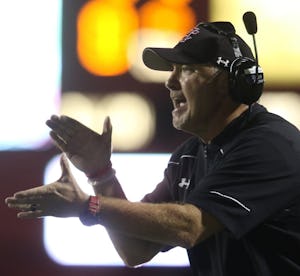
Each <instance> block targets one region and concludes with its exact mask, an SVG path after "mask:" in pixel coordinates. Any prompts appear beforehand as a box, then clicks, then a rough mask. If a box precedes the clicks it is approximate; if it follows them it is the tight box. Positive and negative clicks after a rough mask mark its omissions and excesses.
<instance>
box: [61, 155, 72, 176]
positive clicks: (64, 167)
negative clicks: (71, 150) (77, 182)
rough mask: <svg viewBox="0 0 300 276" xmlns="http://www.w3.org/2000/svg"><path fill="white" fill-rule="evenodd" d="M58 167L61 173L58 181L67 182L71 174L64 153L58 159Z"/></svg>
mask: <svg viewBox="0 0 300 276" xmlns="http://www.w3.org/2000/svg"><path fill="white" fill-rule="evenodd" d="M60 167H61V172H62V174H61V177H60V180H61V181H62V182H67V181H68V180H69V178H70V176H71V175H72V174H71V170H70V166H69V162H68V159H67V156H66V154H65V153H63V154H62V155H61V157H60Z"/></svg>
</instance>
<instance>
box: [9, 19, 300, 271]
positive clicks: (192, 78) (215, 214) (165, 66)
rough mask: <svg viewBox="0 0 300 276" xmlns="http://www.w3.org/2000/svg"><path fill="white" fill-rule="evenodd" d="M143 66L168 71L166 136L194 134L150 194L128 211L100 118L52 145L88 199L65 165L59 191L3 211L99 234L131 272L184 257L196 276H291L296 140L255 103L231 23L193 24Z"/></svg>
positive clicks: (64, 122) (75, 126)
mask: <svg viewBox="0 0 300 276" xmlns="http://www.w3.org/2000/svg"><path fill="white" fill-rule="evenodd" d="M143 60H144V63H145V64H146V65H147V66H148V67H150V68H152V69H155V70H169V71H171V74H170V77H169V79H168V80H167V82H166V87H167V88H168V90H169V91H170V97H171V100H172V102H173V105H174V110H173V111H172V116H173V125H174V127H175V128H177V129H179V130H182V131H185V132H188V133H190V134H192V138H190V139H189V140H188V141H186V142H185V143H184V144H183V145H181V146H179V147H178V148H177V149H176V150H175V152H174V153H173V154H172V156H171V159H170V161H169V164H168V166H167V168H166V170H165V177H164V179H163V180H162V182H161V183H159V184H158V185H157V187H156V189H155V190H154V191H153V192H152V193H150V194H148V195H146V196H145V197H144V198H143V199H142V201H141V202H129V201H128V200H127V199H126V196H125V194H124V192H123V190H122V188H121V186H120V184H119V182H118V180H117V178H116V176H115V171H114V169H113V168H112V164H111V162H110V155H111V133H112V126H111V123H110V120H109V118H107V119H106V120H105V122H104V124H103V133H102V134H101V135H99V134H97V133H95V132H93V131H92V130H90V129H88V128H86V127H85V126H83V125H82V124H80V123H79V122H77V121H75V120H73V119H71V118H69V117H67V116H60V117H59V116H52V117H51V119H50V120H48V121H47V125H48V126H49V127H50V128H51V129H52V131H51V133H50V135H51V137H52V139H53V141H54V142H55V144H56V145H57V146H58V148H60V149H61V150H62V151H63V152H65V153H66V155H67V157H68V158H69V160H70V161H71V162H72V163H73V164H74V165H75V166H76V167H77V168H78V169H80V170H81V171H83V172H84V173H85V174H86V175H87V177H88V178H89V181H90V183H91V184H92V185H93V187H94V191H95V196H89V195H87V194H85V193H84V192H83V191H82V190H81V189H80V188H79V186H78V185H77V183H76V181H75V179H74V178H73V176H72V175H71V173H70V170H69V167H68V164H67V162H66V156H65V155H63V156H62V159H61V167H62V176H61V178H60V179H59V180H58V181H56V182H54V183H51V184H49V185H46V186H42V187H36V188H33V189H30V190H27V191H22V192H19V193H16V194H15V195H14V196H13V197H10V198H7V199H6V203H7V204H8V206H9V207H10V208H15V209H18V210H20V212H19V213H18V217H20V218H35V217H41V216H57V217H70V216H75V217H80V219H81V221H82V223H84V224H85V225H94V224H101V225H103V226H104V227H106V229H107V231H108V233H109V235H110V238H111V240H112V242H113V244H114V246H115V248H116V250H117V251H118V253H119V255H120V256H121V258H122V259H123V260H124V262H125V263H126V264H127V265H129V266H136V265H139V264H142V263H144V262H147V261H148V260H150V259H151V258H152V257H153V256H155V255H156V254H157V253H158V252H160V251H167V250H170V249H171V248H172V247H175V246H181V247H184V248H186V249H187V252H188V255H189V260H190V264H191V268H192V271H193V274H194V275H205V276H209V275H214V276H220V275H226V276H235V275H237V276H241V275H243V276H247V275H251V276H253V275H263V276H268V275H278V276H282V275H289V276H292V275H299V274H300V254H299V252H300V221H299V217H300V200H299V199H300V172H299V164H300V136H299V131H298V130H297V129H296V128H295V127H294V126H293V125H291V124H290V123H288V122H287V121H285V120H284V119H282V118H280V117H279V116H276V115H274V114H271V113H269V112H267V110H266V109H265V108H264V107H262V106H261V105H259V104H257V103H256V101H257V100H258V98H259V96H260V94H261V92H262V84H263V75H262V71H261V68H260V67H258V65H257V64H256V62H255V60H254V58H253V55H252V53H251V50H250V48H249V47H248V46H247V45H246V43H245V42H244V41H243V40H242V39H241V38H240V37H239V36H238V35H236V34H235V30H234V27H233V26H232V25H231V23H229V22H215V23H200V24H198V25H197V26H196V27H195V28H194V29H193V30H192V31H191V32H190V33H189V34H187V35H186V36H185V37H184V38H183V39H182V40H181V41H180V42H179V43H178V44H177V45H176V46H175V47H174V48H172V49H161V48H146V49H145V50H144V53H143ZM140 182H141V185H143V179H140Z"/></svg>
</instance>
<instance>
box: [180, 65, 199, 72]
mask: <svg viewBox="0 0 300 276" xmlns="http://www.w3.org/2000/svg"><path fill="white" fill-rule="evenodd" d="M181 71H182V73H186V74H188V73H189V74H191V73H194V72H196V68H195V66H193V65H182V66H181Z"/></svg>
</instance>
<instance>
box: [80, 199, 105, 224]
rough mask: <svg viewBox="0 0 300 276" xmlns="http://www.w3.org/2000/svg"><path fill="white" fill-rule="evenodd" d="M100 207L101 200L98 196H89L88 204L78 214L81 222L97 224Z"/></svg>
mask: <svg viewBox="0 0 300 276" xmlns="http://www.w3.org/2000/svg"><path fill="white" fill-rule="evenodd" d="M100 209H101V201H100V197H99V196H90V197H89V201H88V205H87V207H86V209H85V210H84V211H83V213H82V214H81V215H80V216H79V219H80V221H81V223H82V224H84V225H86V226H92V225H95V224H99V217H98V215H99V212H100Z"/></svg>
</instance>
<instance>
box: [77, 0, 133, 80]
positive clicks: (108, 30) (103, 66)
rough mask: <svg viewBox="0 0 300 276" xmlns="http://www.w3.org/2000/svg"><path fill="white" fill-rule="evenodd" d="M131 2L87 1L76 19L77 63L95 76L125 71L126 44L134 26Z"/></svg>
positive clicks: (127, 63)
mask: <svg viewBox="0 0 300 276" xmlns="http://www.w3.org/2000/svg"><path fill="white" fill-rule="evenodd" d="M134 2H136V0H131V1H113V0H106V1H105V0H102V1H100V0H91V1H88V2H87V3H86V4H85V5H84V6H83V7H82V9H81V10H80V12H79V15H78V18H77V33H78V36H77V52H78V58H79V62H80V64H81V65H82V66H83V67H84V68H85V69H86V70H87V71H89V72H90V73H92V74H94V75H97V76H116V75H120V74H123V73H125V72H127V70H128V67H129V62H128V60H127V46H128V43H129V40H132V38H131V35H132V33H134V32H135V31H136V30H137V29H138V15H137V12H136V11H135V9H134V6H133V3H134Z"/></svg>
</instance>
